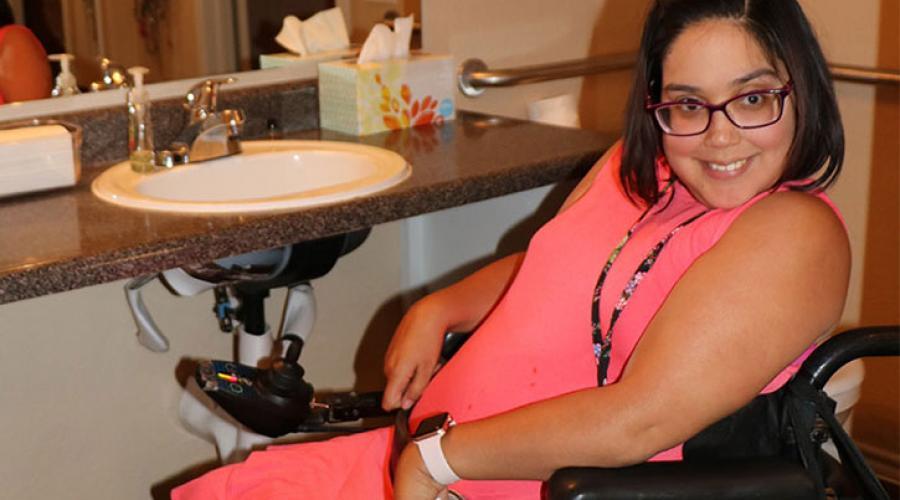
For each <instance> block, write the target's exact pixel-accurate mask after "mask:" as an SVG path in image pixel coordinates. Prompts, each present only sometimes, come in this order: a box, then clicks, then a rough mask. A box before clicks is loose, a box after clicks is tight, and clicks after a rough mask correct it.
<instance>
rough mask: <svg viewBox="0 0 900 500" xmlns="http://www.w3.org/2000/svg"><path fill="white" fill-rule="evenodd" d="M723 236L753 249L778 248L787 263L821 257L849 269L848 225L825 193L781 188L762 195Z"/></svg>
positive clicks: (735, 243) (736, 245)
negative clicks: (846, 225)
mask: <svg viewBox="0 0 900 500" xmlns="http://www.w3.org/2000/svg"><path fill="white" fill-rule="evenodd" d="M722 240H723V242H725V243H727V244H728V245H729V246H735V247H739V248H740V247H743V248H746V249H747V250H751V251H752V250H754V249H757V250H759V249H765V248H770V249H774V250H777V252H778V253H779V254H780V255H781V257H782V258H781V259H779V260H782V259H783V260H782V262H784V263H790V262H794V260H793V259H795V258H796V259H800V258H802V259H804V260H809V259H813V260H816V259H820V260H819V262H823V263H824V262H826V261H828V262H831V263H835V262H836V263H838V264H839V265H838V268H836V269H833V270H834V271H841V270H842V269H843V270H849V265H850V243H849V237H848V234H847V230H846V227H845V226H844V222H843V220H842V218H841V216H840V213H839V212H838V211H837V208H836V207H835V206H834V205H833V204H832V203H831V202H830V201H829V200H828V198H827V197H826V196H824V195H823V194H821V193H814V192H804V191H793V190H780V191H777V192H773V193H770V194H767V195H765V196H762V197H761V198H759V199H758V200H757V201H756V202H755V203H752V204H751V205H749V206H748V207H746V209H745V210H742V211H741V213H740V214H739V215H738V216H737V217H736V218H735V220H734V221H733V223H732V224H731V225H730V227H729V228H728V230H727V231H726V232H725V234H724V235H723V237H722ZM826 255H828V256H829V258H827V259H825V258H824V257H825V256H826ZM830 265H831V264H830ZM823 271H826V269H823Z"/></svg>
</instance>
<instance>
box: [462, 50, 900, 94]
mask: <svg viewBox="0 0 900 500" xmlns="http://www.w3.org/2000/svg"><path fill="white" fill-rule="evenodd" d="M636 61H637V54H635V53H627V54H612V55H605V56H594V57H588V58H585V59H573V60H569V61H562V62H555V63H549V64H538V65H533V66H521V67H518V68H505V69H497V70H490V69H488V67H487V64H485V62H484V61H482V60H481V59H467V60H466V61H464V62H463V63H462V65H461V66H460V68H459V74H458V75H457V81H458V84H459V90H460V91H461V92H462V93H463V94H464V95H466V96H469V97H476V96H479V95H481V94H483V93H484V91H485V89H486V88H488V87H509V86H513V85H519V84H524V83H537V82H545V81H548V80H560V79H563V78H573V77H576V76H585V75H594V74H598V73H606V72H609V71H616V70H622V69H630V68H632V67H633V66H634V64H635V62H636ZM829 69H830V70H831V76H832V78H833V79H835V80H842V81H848V82H857V83H870V84H883V85H900V71H897V70H888V69H879V68H862V67H859V66H848V65H838V64H832V65H830V66H829Z"/></svg>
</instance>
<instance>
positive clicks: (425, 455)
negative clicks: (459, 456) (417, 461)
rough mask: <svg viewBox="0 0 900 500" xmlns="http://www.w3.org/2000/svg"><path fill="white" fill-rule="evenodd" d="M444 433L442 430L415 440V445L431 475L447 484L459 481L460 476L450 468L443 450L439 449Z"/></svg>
mask: <svg viewBox="0 0 900 500" xmlns="http://www.w3.org/2000/svg"><path fill="white" fill-rule="evenodd" d="M444 434H445V433H444V432H438V433H436V434H435V435H434V436H430V437H427V438H425V439H422V440H419V441H416V446H417V447H418V448H419V454H420V455H421V456H422V461H423V462H425V468H426V469H428V473H429V474H431V477H432V478H433V479H434V480H435V481H437V482H438V483H440V484H442V485H444V486H448V485H451V484H453V483H455V482H457V481H459V479H460V477H459V476H457V475H456V473H455V472H453V469H451V468H450V464H448V463H447V459H446V458H445V457H444V450H443V449H441V438H443V437H444Z"/></svg>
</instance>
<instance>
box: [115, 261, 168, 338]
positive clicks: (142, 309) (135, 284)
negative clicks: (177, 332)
mask: <svg viewBox="0 0 900 500" xmlns="http://www.w3.org/2000/svg"><path fill="white" fill-rule="evenodd" d="M154 279H156V275H155V274H154V275H150V276H142V277H140V278H135V279H133V280H130V281H129V282H128V283H126V284H125V299H126V300H127V301H128V308H129V309H130V310H131V317H132V318H134V323H135V325H137V339H138V342H139V343H140V344H141V345H142V346H144V347H146V348H147V349H150V350H151V351H153V352H166V351H168V350H169V340H168V339H167V338H166V337H165V335H163V334H162V332H160V331H159V327H158V326H156V322H155V321H153V316H150V312H149V311H147V307H146V306H145V305H144V300H143V299H142V298H141V288H143V287H144V286H145V285H147V284H148V283H150V282H151V281H153V280H154Z"/></svg>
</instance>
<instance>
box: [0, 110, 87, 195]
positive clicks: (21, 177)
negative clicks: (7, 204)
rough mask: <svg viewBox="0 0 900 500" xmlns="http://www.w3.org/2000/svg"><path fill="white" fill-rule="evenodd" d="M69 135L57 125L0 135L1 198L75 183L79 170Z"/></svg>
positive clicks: (21, 129)
mask: <svg viewBox="0 0 900 500" xmlns="http://www.w3.org/2000/svg"><path fill="white" fill-rule="evenodd" d="M75 154H76V152H75V151H74V146H73V144H72V136H71V135H70V134H69V131H68V130H66V129H65V127H62V126H60V125H45V126H37V127H23V128H16V129H10V130H2V131H0V196H8V195H13V194H19V193H29V192H32V191H40V190H44V189H51V188H56V187H62V186H72V185H74V184H75V183H76V182H78V177H79V174H80V170H79V167H78V163H77V161H76V159H75Z"/></svg>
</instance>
